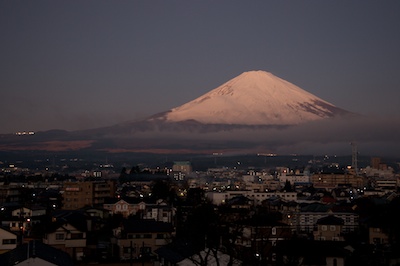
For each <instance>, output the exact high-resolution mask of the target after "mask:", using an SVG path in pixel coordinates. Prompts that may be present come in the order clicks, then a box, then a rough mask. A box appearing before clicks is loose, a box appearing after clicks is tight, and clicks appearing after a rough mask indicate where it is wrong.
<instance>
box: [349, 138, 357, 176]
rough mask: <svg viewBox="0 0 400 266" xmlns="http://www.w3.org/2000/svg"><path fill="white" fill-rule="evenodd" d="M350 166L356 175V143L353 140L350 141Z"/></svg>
mask: <svg viewBox="0 0 400 266" xmlns="http://www.w3.org/2000/svg"><path fill="white" fill-rule="evenodd" d="M350 144H351V167H352V168H353V169H354V171H355V173H356V175H358V165H357V161H358V158H357V156H358V152H357V144H356V143H355V142H351V143H350Z"/></svg>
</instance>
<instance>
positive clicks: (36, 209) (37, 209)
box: [12, 205, 46, 218]
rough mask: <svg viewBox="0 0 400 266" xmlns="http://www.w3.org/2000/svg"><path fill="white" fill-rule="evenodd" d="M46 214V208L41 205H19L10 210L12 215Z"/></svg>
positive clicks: (29, 216) (34, 215) (24, 216)
mask: <svg viewBox="0 0 400 266" xmlns="http://www.w3.org/2000/svg"><path fill="white" fill-rule="evenodd" d="M41 215H46V208H44V207H42V206H37V205H36V206H32V207H30V208H28V207H21V208H18V209H15V210H13V211H12V216H16V217H23V218H32V217H36V216H41Z"/></svg>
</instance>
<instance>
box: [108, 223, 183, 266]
mask: <svg viewBox="0 0 400 266" xmlns="http://www.w3.org/2000/svg"><path fill="white" fill-rule="evenodd" d="M174 233H175V230H174V228H173V226H172V225H171V224H170V223H165V222H159V221H154V220H141V219H126V220H124V221H123V223H122V225H121V226H119V227H117V228H115V229H114V241H113V242H114V244H116V245H117V246H118V248H119V254H118V256H119V258H120V259H121V260H128V259H137V258H150V257H153V256H154V253H153V252H154V251H155V250H156V249H158V248H160V247H162V246H164V245H166V244H168V243H169V242H170V241H171V239H172V236H173V235H174Z"/></svg>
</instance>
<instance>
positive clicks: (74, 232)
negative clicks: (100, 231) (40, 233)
mask: <svg viewBox="0 0 400 266" xmlns="http://www.w3.org/2000/svg"><path fill="white" fill-rule="evenodd" d="M52 220H53V222H52V223H51V224H50V225H49V226H48V227H47V228H46V233H45V235H44V237H43V243H44V244H47V245H50V246H52V247H54V248H57V249H60V250H62V251H64V252H66V253H68V254H69V255H70V256H71V257H72V258H73V259H75V260H81V259H82V258H83V256H84V250H85V248H86V247H87V245H86V244H87V243H86V238H87V231H88V224H89V223H88V221H87V217H86V216H85V215H84V214H83V213H82V212H78V211H61V212H60V213H57V214H56V215H53V217H52Z"/></svg>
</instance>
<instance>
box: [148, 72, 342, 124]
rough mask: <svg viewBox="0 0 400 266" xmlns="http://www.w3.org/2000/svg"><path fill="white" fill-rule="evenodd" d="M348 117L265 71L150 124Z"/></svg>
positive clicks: (293, 121)
mask: <svg viewBox="0 0 400 266" xmlns="http://www.w3.org/2000/svg"><path fill="white" fill-rule="evenodd" d="M346 113H348V112H347V111H345V110H343V109H340V108H338V107H336V106H334V105H333V104H331V103H328V102H326V101H324V100H322V99H320V98H318V97H317V96H315V95H313V94H311V93H309V92H307V91H305V90H303V89H301V88H299V87H297V86H296V85H294V84H292V83H290V82H287V81H285V80H283V79H281V78H278V77H276V76H274V75H273V74H271V73H268V72H265V71H249V72H244V73H242V74H241V75H239V76H237V77H235V78H233V79H231V80H229V81H228V82H226V83H224V84H223V85H221V86H219V87H218V88H216V89H214V90H212V91H210V92H208V93H206V94H204V95H203V96H200V97H198V98H197V99H195V100H193V101H190V102H188V103H186V104H183V105H181V106H179V107H176V108H173V109H171V110H170V111H168V112H165V113H162V114H160V115H156V116H153V117H152V118H151V119H150V120H151V121H157V120H162V121H164V122H182V121H190V120H195V121H197V122H199V123H202V124H227V125H233V124H235V125H295V124H300V123H303V122H307V121H313V120H318V119H323V118H329V117H334V116H338V115H342V114H346Z"/></svg>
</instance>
